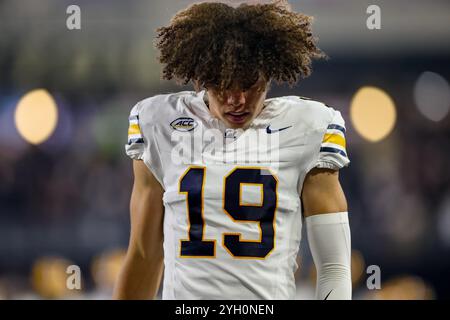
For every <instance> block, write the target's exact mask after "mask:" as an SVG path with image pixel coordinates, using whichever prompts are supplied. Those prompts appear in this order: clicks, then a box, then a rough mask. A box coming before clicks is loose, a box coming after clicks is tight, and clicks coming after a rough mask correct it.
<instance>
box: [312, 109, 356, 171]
mask: <svg viewBox="0 0 450 320" xmlns="http://www.w3.org/2000/svg"><path fill="white" fill-rule="evenodd" d="M331 110H332V112H333V115H332V119H331V122H330V123H329V124H328V126H327V128H326V131H325V134H324V136H323V139H322V143H321V145H320V151H319V158H318V160H317V163H316V165H315V167H317V168H326V169H333V170H339V169H341V168H343V167H346V166H348V164H349V163H350V160H349V159H348V155H347V150H346V141H345V131H346V129H345V121H344V119H343V118H342V116H341V113H340V112H339V111H336V110H333V109H331Z"/></svg>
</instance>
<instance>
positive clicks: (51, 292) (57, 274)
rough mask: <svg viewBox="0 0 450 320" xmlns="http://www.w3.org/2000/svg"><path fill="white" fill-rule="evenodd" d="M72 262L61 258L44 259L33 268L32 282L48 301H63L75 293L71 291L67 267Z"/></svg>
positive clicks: (39, 260)
mask: <svg viewBox="0 0 450 320" xmlns="http://www.w3.org/2000/svg"><path fill="white" fill-rule="evenodd" d="M70 265H72V262H71V261H69V260H66V259H64V258H60V257H42V258H40V259H38V260H37V261H36V262H35V263H34V265H33V268H32V274H31V282H32V285H33V288H34V290H35V291H36V292H37V293H38V294H39V295H40V296H41V297H43V298H46V299H61V298H65V297H67V296H69V295H72V294H74V293H75V292H74V291H72V290H69V289H68V288H67V286H66V283H67V276H68V275H67V273H66V270H67V267H68V266H70Z"/></svg>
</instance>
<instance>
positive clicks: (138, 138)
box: [128, 115, 144, 145]
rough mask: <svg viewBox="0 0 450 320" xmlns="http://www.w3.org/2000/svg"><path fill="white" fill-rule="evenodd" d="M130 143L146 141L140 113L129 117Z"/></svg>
mask: <svg viewBox="0 0 450 320" xmlns="http://www.w3.org/2000/svg"><path fill="white" fill-rule="evenodd" d="M128 120H129V127H128V145H131V144H133V143H144V139H143V138H142V133H141V128H140V127H139V115H132V116H130V117H129V118H128Z"/></svg>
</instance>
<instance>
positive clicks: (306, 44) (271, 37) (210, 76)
mask: <svg viewBox="0 0 450 320" xmlns="http://www.w3.org/2000/svg"><path fill="white" fill-rule="evenodd" d="M311 21H312V17H310V16H307V15H304V14H302V13H296V12H293V11H291V10H290V9H289V7H287V6H286V5H284V4H283V1H276V2H273V3H268V4H252V5H249V4H241V5H239V6H238V7H232V6H230V5H227V4H225V3H219V2H204V3H197V4H193V5H191V6H189V7H188V8H187V9H185V10H182V11H180V12H178V13H177V14H176V15H175V16H174V17H173V18H172V20H171V23H170V25H168V26H166V27H160V28H158V29H157V33H158V34H157V37H156V40H157V42H156V47H157V48H158V49H159V50H160V56H159V61H160V62H161V63H162V64H163V65H164V68H163V75H162V77H163V79H167V80H170V79H172V78H174V79H175V80H177V82H179V83H182V84H188V83H189V81H192V82H193V83H194V86H195V87H196V89H199V88H201V87H205V88H208V86H212V87H214V88H215V89H217V90H227V89H229V88H230V87H231V86H233V85H236V84H237V85H238V87H239V88H242V89H243V90H246V89H248V88H250V87H251V86H252V85H253V84H254V83H256V82H257V80H258V79H259V78H260V76H263V77H264V78H265V79H266V80H275V81H276V82H277V83H282V82H288V83H289V85H291V86H292V85H294V84H295V83H296V82H297V81H298V80H299V79H300V78H305V77H307V76H309V75H310V73H311V62H312V59H316V58H323V57H326V55H325V54H324V53H323V52H322V51H321V50H320V49H319V48H318V47H317V45H316V42H315V38H314V37H313V35H312V32H311Z"/></svg>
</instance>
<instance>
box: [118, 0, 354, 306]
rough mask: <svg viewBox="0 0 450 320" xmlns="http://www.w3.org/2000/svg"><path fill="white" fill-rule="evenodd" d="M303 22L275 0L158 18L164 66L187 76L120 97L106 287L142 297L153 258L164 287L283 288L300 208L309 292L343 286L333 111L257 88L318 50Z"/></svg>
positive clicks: (260, 291)
mask: <svg viewBox="0 0 450 320" xmlns="http://www.w3.org/2000/svg"><path fill="white" fill-rule="evenodd" d="M310 23H311V17H308V16H306V15H304V14H301V13H297V12H294V11H292V10H291V9H290V8H289V7H288V6H286V5H285V4H284V3H281V2H277V3H271V4H255V5H245V4H243V5H240V6H239V7H232V6H229V5H227V4H223V3H210V2H209V3H200V4H194V5H192V6H190V7H188V8H187V9H185V10H183V11H181V12H179V13H178V14H176V15H175V17H174V18H173V19H172V21H171V23H170V25H169V26H167V27H162V28H159V29H158V36H157V39H158V42H157V47H158V49H159V50H160V58H159V59H160V62H161V63H163V64H164V78H165V79H172V78H175V79H177V80H179V81H182V82H183V83H185V84H186V83H188V82H192V83H193V84H194V86H195V89H196V90H195V91H182V92H178V93H171V94H160V95H156V96H153V97H150V98H148V99H145V100H142V101H140V102H139V103H137V104H136V105H135V106H134V107H133V108H132V110H131V114H130V117H129V123H130V126H129V131H128V144H127V145H126V146H125V149H126V153H127V155H128V156H129V157H131V159H133V169H134V185H133V190H132V193H131V201H130V211H131V236H130V242H129V247H128V252H127V256H126V259H125V263H124V265H123V268H122V271H121V273H120V276H119V279H118V281H117V283H116V287H115V290H114V298H117V299H147V298H155V296H156V294H157V292H158V288H159V285H160V280H161V277H162V274H163V271H164V280H163V291H162V298H163V299H293V298H294V297H295V291H296V288H295V280H294V273H295V271H296V269H297V267H298V266H297V263H296V256H297V253H298V251H299V244H300V239H301V226H302V223H303V222H305V223H306V229H307V237H308V242H309V246H310V249H311V252H312V256H313V259H314V263H315V266H316V269H317V287H316V298H317V299H328V300H331V299H351V292H352V288H351V274H350V273H351V271H350V251H351V245H350V228H349V221H348V214H347V203H346V199H345V196H344V193H343V190H342V188H341V185H340V183H339V179H338V172H339V169H341V168H343V167H345V166H347V165H348V163H349V159H348V157H347V152H346V148H345V124H344V120H343V118H342V116H341V114H340V113H339V111H337V110H334V109H333V108H331V107H328V106H326V105H325V104H323V103H320V102H316V101H313V100H309V99H305V98H301V97H298V96H284V97H276V98H271V99H267V98H266V95H267V92H268V90H269V86H270V83H271V81H277V82H279V83H281V82H288V83H289V84H291V85H292V84H295V83H296V82H297V81H298V80H299V79H300V78H304V77H306V76H308V75H309V74H310V72H311V69H310V65H311V61H312V59H315V58H320V57H323V56H324V54H323V53H322V52H321V51H320V49H319V48H318V47H317V46H316V43H315V40H314V38H313V36H312V33H311V25H310Z"/></svg>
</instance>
